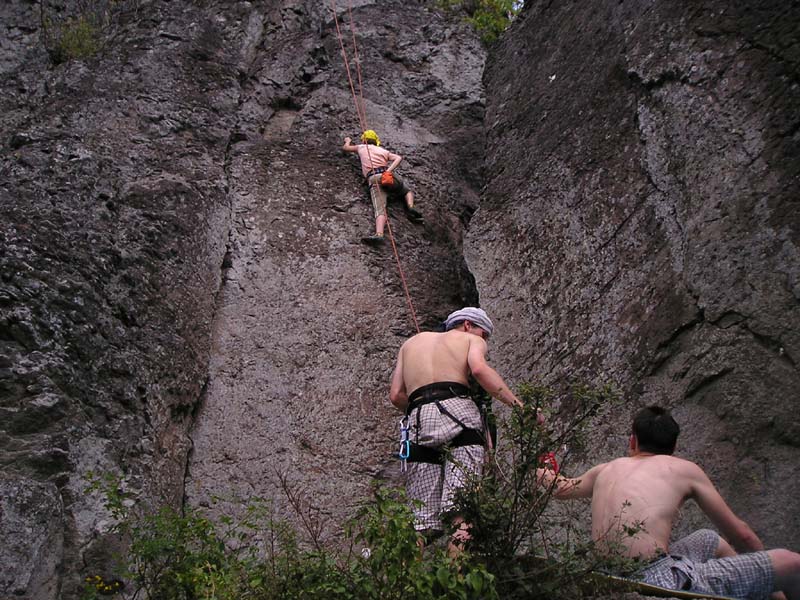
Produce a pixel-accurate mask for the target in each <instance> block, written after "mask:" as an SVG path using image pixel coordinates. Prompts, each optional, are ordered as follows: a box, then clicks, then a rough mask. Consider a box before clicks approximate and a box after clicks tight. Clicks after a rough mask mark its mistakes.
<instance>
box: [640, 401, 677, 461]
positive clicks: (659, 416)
mask: <svg viewBox="0 0 800 600" xmlns="http://www.w3.org/2000/svg"><path fill="white" fill-rule="evenodd" d="M680 432H681V428H680V427H679V426H678V424H677V423H676V422H675V419H673V418H672V415H671V414H670V412H669V411H668V410H667V409H666V408H662V407H660V406H648V407H647V408H643V409H642V410H640V411H639V412H637V413H636V416H634V417H633V432H632V433H633V438H635V442H636V443H637V444H638V449H639V451H641V452H652V453H653V454H672V453H673V452H675V444H676V442H677V441H678V434H679V433H680ZM633 441H634V440H632V442H633Z"/></svg>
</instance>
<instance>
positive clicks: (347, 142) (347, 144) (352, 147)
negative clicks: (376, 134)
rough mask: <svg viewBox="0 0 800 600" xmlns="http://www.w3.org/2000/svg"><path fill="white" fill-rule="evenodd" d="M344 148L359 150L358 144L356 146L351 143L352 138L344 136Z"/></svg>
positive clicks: (350, 150)
mask: <svg viewBox="0 0 800 600" xmlns="http://www.w3.org/2000/svg"><path fill="white" fill-rule="evenodd" d="M342 150H344V151H345V152H358V146H354V145H353V144H351V143H350V138H349V137H346V138H344V144H343V145H342Z"/></svg>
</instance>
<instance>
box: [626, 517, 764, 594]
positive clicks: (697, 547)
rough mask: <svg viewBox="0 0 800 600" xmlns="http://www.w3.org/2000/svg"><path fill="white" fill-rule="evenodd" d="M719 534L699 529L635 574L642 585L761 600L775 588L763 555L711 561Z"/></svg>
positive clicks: (752, 553)
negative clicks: (649, 584) (665, 554)
mask: <svg viewBox="0 0 800 600" xmlns="http://www.w3.org/2000/svg"><path fill="white" fill-rule="evenodd" d="M718 546H719V535H717V533H716V532H714V531H711V530H710V529H700V530H699V531H695V532H694V533H693V534H691V535H688V536H686V537H685V538H682V539H680V540H678V541H677V542H675V543H674V544H670V547H669V555H667V556H665V557H664V558H660V559H658V560H657V561H656V562H654V563H653V564H651V565H650V566H649V567H647V568H646V569H644V570H643V571H640V572H639V573H638V574H637V576H636V577H637V579H640V580H642V581H644V582H645V583H651V584H654V585H659V586H661V587H665V588H669V589H673V590H686V591H690V592H699V593H702V594H716V595H720V596H729V597H731V598H747V599H748V600H762V599H763V598H768V597H769V595H770V593H771V592H772V589H773V586H774V579H775V573H774V570H773V568H772V561H771V560H770V558H769V555H768V554H767V553H766V552H748V553H747V554H739V555H737V556H729V557H726V558H714V554H715V553H716V551H717V547H718Z"/></svg>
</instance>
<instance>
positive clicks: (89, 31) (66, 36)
mask: <svg viewBox="0 0 800 600" xmlns="http://www.w3.org/2000/svg"><path fill="white" fill-rule="evenodd" d="M50 29H51V31H52V30H53V29H55V27H54V26H53V25H52V24H50ZM52 42H53V43H52V45H51V49H50V58H51V60H52V61H53V63H54V64H59V63H63V62H66V61H68V60H73V59H84V58H89V57H91V56H94V54H95V53H96V52H97V51H98V49H99V48H100V38H99V31H98V28H97V27H95V26H94V25H92V24H91V23H90V22H89V20H88V19H87V18H86V17H83V16H81V17H78V18H76V19H69V20H68V21H65V22H64V23H62V24H61V25H59V26H58V28H57V31H56V32H55V33H54V34H53V39H52Z"/></svg>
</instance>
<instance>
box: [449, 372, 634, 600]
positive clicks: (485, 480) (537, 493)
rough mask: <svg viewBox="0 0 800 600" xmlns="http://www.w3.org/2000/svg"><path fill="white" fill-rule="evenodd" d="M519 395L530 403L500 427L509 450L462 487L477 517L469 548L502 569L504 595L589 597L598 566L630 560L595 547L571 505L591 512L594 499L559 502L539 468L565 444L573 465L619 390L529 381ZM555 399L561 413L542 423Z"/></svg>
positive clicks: (469, 516)
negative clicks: (560, 387) (555, 387)
mask: <svg viewBox="0 0 800 600" xmlns="http://www.w3.org/2000/svg"><path fill="white" fill-rule="evenodd" d="M519 397H520V399H521V400H522V401H523V402H524V404H525V406H524V408H523V409H521V410H515V411H514V413H513V415H512V416H511V418H510V419H507V420H506V422H505V423H502V424H501V425H500V427H499V430H500V432H501V436H502V437H503V443H502V450H501V451H500V452H497V453H494V454H493V455H492V456H491V460H490V461H489V463H488V465H487V468H486V469H485V471H484V473H483V475H482V476H481V477H480V478H479V479H475V480H474V481H471V482H470V483H469V485H467V487H465V488H464V489H463V490H461V491H460V492H459V493H458V494H457V496H456V500H455V509H454V510H455V512H457V513H458V514H459V515H461V516H462V517H463V518H464V520H465V521H466V522H468V523H470V526H471V527H470V535H471V538H472V539H471V540H470V542H469V544H468V546H467V549H468V551H469V552H470V553H471V555H472V556H473V557H474V560H477V561H479V562H481V563H482V564H484V565H486V569H487V570H488V571H489V572H490V573H492V574H493V575H494V576H495V578H496V584H495V585H496V590H497V592H498V594H499V595H500V597H502V598H509V599H512V598H533V597H542V598H548V599H552V600H556V599H558V598H577V597H581V595H582V593H583V588H584V587H585V585H586V581H587V576H588V574H589V572H590V571H592V570H595V569H598V568H612V567H613V568H615V569H619V568H620V567H624V566H626V565H627V562H626V561H625V560H624V559H616V558H615V559H609V558H608V557H607V556H601V555H599V554H597V553H595V552H594V544H593V543H592V542H591V540H590V539H589V537H588V535H587V533H586V531H585V530H584V528H583V525H584V522H585V521H584V520H582V519H579V518H577V517H576V516H574V515H573V514H571V513H570V511H573V510H575V508H578V509H579V510H581V511H583V514H584V515H585V514H588V511H587V510H586V507H583V506H580V505H578V506H577V507H576V506H575V505H570V503H553V504H552V505H551V503H550V499H551V494H552V489H551V488H548V487H546V486H541V485H537V476H536V469H537V468H538V467H540V466H542V461H543V458H544V457H545V456H546V455H547V453H549V452H553V451H559V450H561V449H564V448H568V452H563V450H562V451H560V452H559V454H561V460H560V462H561V463H562V464H561V465H560V466H561V468H563V467H564V466H565V464H566V466H569V461H570V458H571V457H572V456H575V455H581V454H582V453H583V451H584V450H585V443H586V441H587V436H588V435H589V433H590V428H591V425H592V423H593V422H594V421H595V418H596V417H597V416H598V414H601V413H605V412H606V411H608V410H611V409H613V408H614V407H615V406H616V405H618V398H617V395H616V394H615V393H614V391H613V389H612V388H611V387H610V386H608V387H603V388H589V387H586V386H576V387H575V388H573V389H572V390H571V391H570V392H569V393H567V394H563V395H556V394H555V393H554V392H553V391H552V390H550V389H549V388H547V387H544V386H537V385H524V386H521V388H520V390H519ZM553 406H558V407H559V414H558V415H557V416H556V415H551V416H549V417H548V418H547V419H546V420H545V422H544V423H543V424H540V423H539V418H538V416H537V414H538V411H540V410H541V411H543V412H547V410H548V409H550V408H551V407H553ZM631 535H635V532H633V533H632V534H631ZM612 563H613V564H612Z"/></svg>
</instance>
